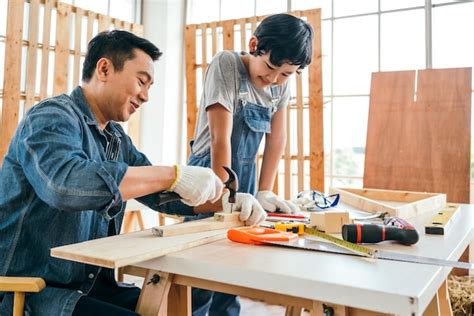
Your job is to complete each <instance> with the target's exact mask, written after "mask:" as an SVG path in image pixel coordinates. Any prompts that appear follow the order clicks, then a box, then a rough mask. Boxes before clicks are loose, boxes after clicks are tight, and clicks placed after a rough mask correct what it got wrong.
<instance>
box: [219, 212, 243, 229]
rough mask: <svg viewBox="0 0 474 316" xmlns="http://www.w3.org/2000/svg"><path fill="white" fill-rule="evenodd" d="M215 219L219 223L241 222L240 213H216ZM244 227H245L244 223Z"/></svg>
mask: <svg viewBox="0 0 474 316" xmlns="http://www.w3.org/2000/svg"><path fill="white" fill-rule="evenodd" d="M214 219H215V220H216V221H218V222H240V212H232V213H215V214H214ZM242 226H244V224H243V223H242Z"/></svg>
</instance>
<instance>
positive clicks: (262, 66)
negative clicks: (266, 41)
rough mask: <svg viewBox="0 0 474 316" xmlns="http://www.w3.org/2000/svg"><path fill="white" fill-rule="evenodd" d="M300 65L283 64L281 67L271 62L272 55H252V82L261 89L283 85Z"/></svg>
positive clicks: (249, 68)
mask: <svg viewBox="0 0 474 316" xmlns="http://www.w3.org/2000/svg"><path fill="white" fill-rule="evenodd" d="M298 68H299V66H298V65H290V64H287V63H284V64H282V65H281V66H280V67H278V66H276V65H273V64H272V63H271V62H270V53H266V54H265V55H261V56H256V57H255V56H253V55H250V58H249V65H248V71H249V74H250V81H251V82H252V83H253V85H254V86H255V87H257V88H259V89H263V88H266V87H268V86H270V85H282V84H284V83H285V82H286V81H287V80H288V78H289V77H290V76H291V75H293V74H294V73H296V72H297V70H298Z"/></svg>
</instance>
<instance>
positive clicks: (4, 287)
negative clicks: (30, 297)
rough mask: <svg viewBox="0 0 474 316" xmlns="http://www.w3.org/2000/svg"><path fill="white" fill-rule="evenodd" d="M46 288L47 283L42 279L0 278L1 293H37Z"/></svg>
mask: <svg viewBox="0 0 474 316" xmlns="http://www.w3.org/2000/svg"><path fill="white" fill-rule="evenodd" d="M45 286H46V283H45V282H44V280H43V279H41V278H25V277H10V276H8V277H5V276H0V292H28V293H37V292H39V291H41V290H42V289H44V288H45Z"/></svg>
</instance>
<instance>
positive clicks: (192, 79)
mask: <svg viewBox="0 0 474 316" xmlns="http://www.w3.org/2000/svg"><path fill="white" fill-rule="evenodd" d="M184 41H185V46H186V56H185V57H186V110H187V118H188V122H187V123H188V124H187V137H188V140H190V139H192V137H193V134H194V126H196V114H197V113H196V112H197V98H196V25H190V26H186V30H185V33H184ZM186 148H187V152H188V155H189V146H186Z"/></svg>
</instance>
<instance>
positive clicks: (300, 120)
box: [296, 75, 304, 191]
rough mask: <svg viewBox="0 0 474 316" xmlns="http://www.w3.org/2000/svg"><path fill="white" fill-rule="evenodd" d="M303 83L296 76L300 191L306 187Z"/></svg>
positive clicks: (299, 77)
mask: <svg viewBox="0 0 474 316" xmlns="http://www.w3.org/2000/svg"><path fill="white" fill-rule="evenodd" d="M303 127H304V125H303V82H302V78H301V76H299V75H297V76H296V136H297V137H296V139H297V156H298V159H297V161H298V173H297V174H298V191H303V187H304V145H303Z"/></svg>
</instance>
